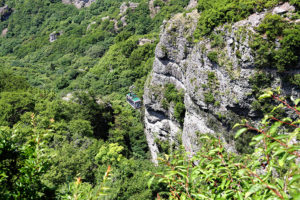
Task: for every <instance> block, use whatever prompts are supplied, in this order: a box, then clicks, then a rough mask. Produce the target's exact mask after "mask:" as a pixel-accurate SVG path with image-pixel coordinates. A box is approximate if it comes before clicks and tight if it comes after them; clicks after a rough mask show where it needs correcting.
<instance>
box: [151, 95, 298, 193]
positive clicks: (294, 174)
mask: <svg viewBox="0 0 300 200" xmlns="http://www.w3.org/2000/svg"><path fill="white" fill-rule="evenodd" d="M267 96H268V95H267ZM266 98H267V97H266ZM275 98H276V99H277V100H279V101H281V102H285V101H284V100H283V99H281V98H279V97H275ZM299 101H300V100H299V99H298V100H295V101H294V102H295V104H297V102H299ZM286 106H287V108H289V109H291V110H292V111H294V112H296V114H297V116H299V114H300V113H299V111H298V109H299V108H298V107H295V108H294V107H291V106H289V105H286ZM279 107H280V105H279V106H278V108H279ZM275 110H276V109H274V111H275ZM272 114H273V112H270V113H269V115H266V116H265V118H264V119H263V120H262V121H261V123H260V125H259V127H258V128H255V127H252V126H251V125H250V124H249V122H247V121H245V120H244V121H242V123H241V124H237V125H235V126H234V128H235V127H237V126H242V128H241V129H240V130H238V131H237V133H236V138H238V137H240V136H241V135H242V134H249V132H253V131H254V132H256V135H255V136H254V137H253V138H252V140H251V141H252V142H251V145H253V146H255V152H253V153H251V154H244V155H237V154H235V153H229V152H226V151H225V149H224V146H223V144H222V141H221V139H220V138H219V139H217V138H214V137H212V136H208V135H202V136H201V137H200V138H199V140H200V142H201V149H200V150H199V152H198V153H197V154H195V155H192V156H191V155H189V154H187V153H186V154H185V153H184V152H182V150H181V151H178V152H175V153H174V154H172V155H170V156H168V155H166V156H165V158H161V160H162V163H161V164H163V165H164V166H165V168H164V169H162V170H161V171H160V172H159V173H156V174H155V175H154V176H153V177H152V178H150V179H149V182H148V184H149V186H151V185H152V182H153V181H154V180H158V181H159V182H161V183H163V184H165V186H166V187H167V189H168V191H163V192H161V194H162V195H163V194H165V192H168V193H167V197H166V199H295V198H297V197H298V196H299V192H300V191H299V172H300V171H299V166H298V165H297V161H296V159H297V158H299V156H300V155H299V146H298V145H297V143H291V142H290V141H292V140H295V139H296V138H297V135H298V134H299V130H300V129H299V127H298V126H297V125H296V124H298V123H299V119H298V117H297V118H296V119H295V120H292V119H290V118H285V119H281V120H279V119H275V121H274V118H273V117H272ZM275 173H276V176H274V174H275ZM158 196H160V195H159V194H158Z"/></svg>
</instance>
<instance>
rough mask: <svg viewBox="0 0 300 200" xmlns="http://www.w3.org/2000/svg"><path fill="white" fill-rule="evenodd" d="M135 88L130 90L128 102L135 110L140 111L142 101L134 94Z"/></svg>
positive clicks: (127, 96)
mask: <svg viewBox="0 0 300 200" xmlns="http://www.w3.org/2000/svg"><path fill="white" fill-rule="evenodd" d="M133 87H134V86H131V87H130V88H129V90H130V92H129V93H128V94H127V95H126V100H127V102H128V103H129V104H130V105H131V106H132V107H133V108H134V109H138V108H140V107H141V104H142V103H141V99H140V98H139V97H138V96H137V95H136V94H134V93H133V92H132V89H133Z"/></svg>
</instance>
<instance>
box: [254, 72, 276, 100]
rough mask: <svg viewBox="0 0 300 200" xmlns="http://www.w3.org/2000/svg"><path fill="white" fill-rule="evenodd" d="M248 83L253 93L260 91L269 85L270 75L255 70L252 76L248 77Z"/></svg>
mask: <svg viewBox="0 0 300 200" xmlns="http://www.w3.org/2000/svg"><path fill="white" fill-rule="evenodd" d="M249 83H250V84H251V85H252V91H253V92H254V93H255V94H257V93H260V92H261V91H262V89H265V88H268V87H270V86H271V75H270V74H267V73H265V72H262V71H260V72H256V73H255V74H254V76H253V77H251V78H250V79H249ZM259 95H260V94H259Z"/></svg>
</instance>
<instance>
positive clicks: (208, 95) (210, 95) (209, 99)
mask: <svg viewBox="0 0 300 200" xmlns="http://www.w3.org/2000/svg"><path fill="white" fill-rule="evenodd" d="M204 102H205V103H207V104H210V103H214V102H215V97H214V95H213V93H211V92H206V93H204Z"/></svg>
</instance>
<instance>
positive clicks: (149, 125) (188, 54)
mask: <svg viewBox="0 0 300 200" xmlns="http://www.w3.org/2000/svg"><path fill="white" fill-rule="evenodd" d="M264 16H265V13H258V14H253V15H251V16H250V17H248V18H247V19H245V20H242V21H239V22H237V23H235V24H233V25H230V26H229V25H224V26H222V27H218V28H217V29H215V34H218V35H219V37H221V41H222V42H221V44H218V45H216V44H215V41H214V40H212V39H209V38H203V39H202V40H201V41H199V42H197V43H192V35H193V32H194V30H195V28H196V26H197V21H198V18H199V14H198V13H197V11H196V10H194V11H192V12H191V13H187V14H186V15H185V16H184V15H183V14H177V15H175V16H174V17H173V18H172V19H171V20H169V21H168V22H166V21H165V22H164V24H163V26H162V31H161V34H160V42H159V43H158V45H157V47H156V50H155V61H154V63H153V70H152V72H151V74H150V76H149V77H148V80H147V81H146V84H145V91H144V97H143V98H144V106H145V117H144V123H145V134H146V138H147V142H148V146H149V149H150V151H151V155H152V161H153V162H155V163H156V162H157V155H158V152H159V144H158V141H164V142H168V143H169V144H174V143H175V144H178V143H180V142H179V141H180V140H181V141H182V144H183V145H184V147H185V149H186V150H187V151H190V152H192V153H193V152H196V151H197V150H198V149H199V144H198V141H197V138H198V137H199V134H203V133H209V134H212V135H215V136H217V135H218V136H220V138H221V139H222V140H223V141H224V142H225V143H226V146H225V147H226V149H227V150H228V151H235V147H234V142H233V141H232V140H230V139H229V135H230V134H231V135H232V134H233V133H232V131H231V127H232V125H233V124H234V123H235V122H239V121H240V120H241V119H242V118H245V117H250V118H252V120H255V119H257V118H258V117H259V116H257V113H256V112H255V111H253V110H252V109H251V103H252V101H253V100H254V99H253V97H252V96H251V92H252V86H251V84H250V83H249V78H250V77H251V76H253V75H254V73H255V71H256V69H255V66H254V57H253V55H252V52H251V48H250V46H249V42H250V41H251V38H252V35H253V32H254V27H256V26H258V25H259V24H260V22H261V21H262V20H263V18H264ZM210 52H214V53H215V54H216V56H217V60H213V61H212V60H210V59H209V54H210ZM270 73H271V74H272V76H273V77H274V80H275V81H274V83H272V87H274V88H276V87H277V86H280V85H282V83H281V81H280V79H279V78H278V76H277V74H276V70H274V71H272V70H270ZM298 73H299V72H298ZM166 84H174V85H175V87H176V88H177V89H178V90H183V91H184V104H185V109H186V112H185V117H184V124H183V126H181V125H180V124H179V123H178V121H177V120H176V119H175V117H174V105H173V104H172V103H170V104H169V105H168V106H167V107H166V105H164V103H163V102H164V91H165V85H166ZM285 93H289V94H291V95H298V96H299V91H298V92H297V91H294V89H288V90H286V91H285ZM209 94H211V95H213V102H209V100H208V99H207V96H208V95H209ZM249 94H250V95H249ZM178 138H180V139H178Z"/></svg>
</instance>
